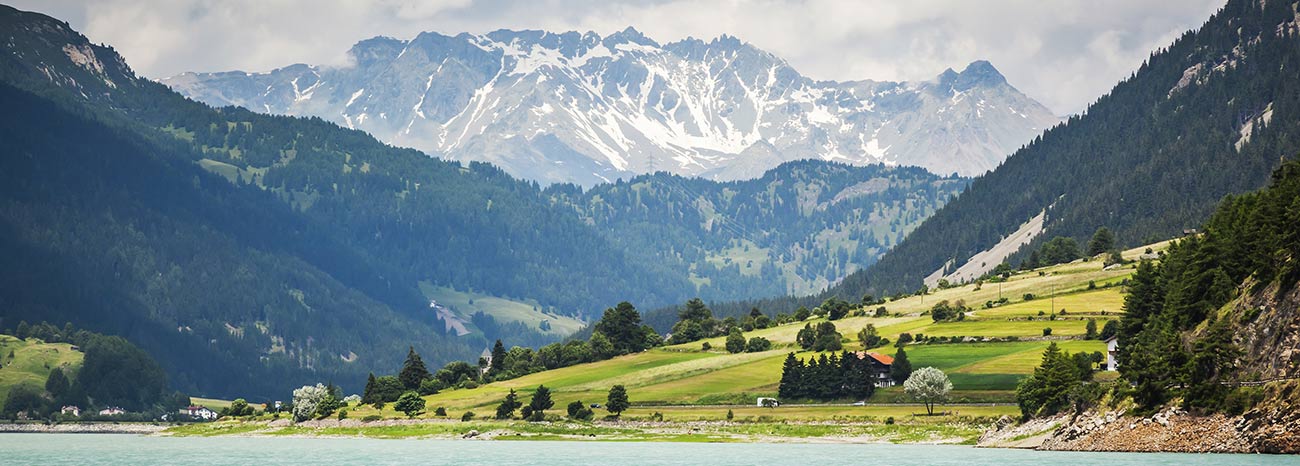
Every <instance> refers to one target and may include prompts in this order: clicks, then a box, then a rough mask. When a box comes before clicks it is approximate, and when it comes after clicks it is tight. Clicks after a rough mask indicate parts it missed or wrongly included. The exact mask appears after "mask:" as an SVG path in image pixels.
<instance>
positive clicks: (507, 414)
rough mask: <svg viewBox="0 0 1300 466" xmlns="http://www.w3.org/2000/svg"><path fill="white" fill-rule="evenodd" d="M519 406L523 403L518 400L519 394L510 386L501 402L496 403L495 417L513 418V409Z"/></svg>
mask: <svg viewBox="0 0 1300 466" xmlns="http://www.w3.org/2000/svg"><path fill="white" fill-rule="evenodd" d="M520 406H523V403H520V402H519V395H518V394H516V393H515V389H513V388H512V389H510V393H508V394H506V399H504V400H501V404H499V405H497V414H496V418H497V419H510V418H513V417H515V410H517V409H519V407H520Z"/></svg>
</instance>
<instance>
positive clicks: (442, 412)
mask: <svg viewBox="0 0 1300 466" xmlns="http://www.w3.org/2000/svg"><path fill="white" fill-rule="evenodd" d="M433 415H434V416H438V417H447V408H444V407H442V406H439V407H438V409H435V410H433Z"/></svg>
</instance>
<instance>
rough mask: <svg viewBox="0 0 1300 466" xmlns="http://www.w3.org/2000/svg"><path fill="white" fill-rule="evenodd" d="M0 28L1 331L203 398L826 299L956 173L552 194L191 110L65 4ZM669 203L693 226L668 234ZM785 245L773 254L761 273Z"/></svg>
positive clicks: (281, 120)
mask: <svg viewBox="0 0 1300 466" xmlns="http://www.w3.org/2000/svg"><path fill="white" fill-rule="evenodd" d="M0 31H3V33H0V34H2V35H0V37H2V38H3V39H4V40H3V41H2V42H0V52H3V53H0V85H2V88H0V92H2V93H3V95H4V97H5V99H4V102H5V103H6V106H7V109H8V110H9V111H8V112H6V114H5V115H4V116H3V117H2V118H3V119H4V121H3V124H4V127H3V128H0V147H3V151H4V152H3V158H2V159H0V163H2V164H3V165H4V166H3V168H4V170H3V173H0V177H3V181H4V185H3V186H2V187H0V194H2V195H3V198H0V201H2V202H3V204H0V206H2V207H3V211H2V212H3V213H2V214H0V237H3V241H2V242H0V248H3V249H4V252H5V253H6V257H10V258H14V260H10V261H5V263H4V264H3V265H0V268H3V273H4V274H5V276H6V277H9V278H6V279H5V280H3V284H0V286H3V287H4V293H3V294H0V320H2V321H0V324H3V325H12V324H13V322H14V321H16V320H18V319H28V320H55V321H69V322H73V323H75V324H76V325H78V326H82V327H86V328H89V329H92V330H94V331H99V332H104V333H109V334H116V335H122V336H125V337H127V338H128V339H130V340H131V341H132V342H134V343H136V344H138V345H140V346H141V347H142V348H144V349H145V350H147V351H149V352H150V353H151V354H153V355H154V356H155V357H157V358H158V359H159V361H160V363H161V364H162V365H163V366H164V367H165V368H166V369H167V370H168V371H169V373H172V374H173V381H174V383H175V384H176V385H177V388H181V389H184V390H187V391H190V392H192V393H195V394H198V395H213V396H223V395H231V394H234V391H235V390H239V391H240V392H239V393H238V394H239V395H245V396H253V397H258V396H269V395H270V394H271V393H274V391H276V390H281V389H283V387H284V386H286V384H295V383H298V381H305V380H309V379H311V380H329V379H331V378H337V379H338V380H339V381H340V382H341V383H348V381H356V380H360V377H357V375H358V374H360V373H361V371H362V370H363V369H361V368H365V370H378V371H384V370H388V369H391V368H393V367H396V365H397V364H398V363H399V362H400V360H399V359H398V357H399V356H400V354H401V352H400V351H397V350H395V349H400V348H401V347H402V346H404V345H410V344H414V345H415V346H416V347H417V348H418V349H419V351H420V352H421V353H422V354H425V355H426V357H428V358H429V359H430V360H431V361H432V362H435V363H438V364H441V363H443V362H446V361H450V360H465V359H469V360H473V357H474V356H476V355H477V354H478V353H479V352H480V351H482V349H483V348H484V347H486V346H487V344H488V342H490V341H492V340H493V339H496V338H501V339H504V340H506V342H507V343H510V344H512V345H513V344H516V343H519V344H539V343H540V342H544V341H551V340H553V339H555V338H558V335H556V334H555V333H554V332H548V331H547V329H546V328H542V327H541V325H542V324H543V323H547V322H537V320H538V319H540V318H544V316H545V315H556V316H576V317H578V318H590V317H592V314H593V313H594V312H596V311H598V310H600V309H604V308H605V307H608V306H609V305H611V304H612V303H617V302H622V301H632V302H635V303H638V304H639V305H642V306H663V305H667V304H671V303H680V302H684V301H686V300H687V299H689V298H691V297H694V296H696V295H698V294H702V293H703V294H705V295H707V296H709V297H711V298H712V299H722V298H736V297H740V296H745V295H747V294H748V293H751V292H755V293H764V294H767V293H773V294H775V293H781V292H785V291H786V290H787V287H795V288H798V287H804V288H808V287H821V286H824V284H825V283H828V282H829V281H831V280H834V279H836V278H838V277H840V276H843V275H844V274H846V273H848V272H850V271H852V270H853V267H854V266H855V265H856V264H858V263H861V262H868V261H870V260H874V257H876V256H877V255H878V254H879V253H880V252H881V251H883V249H884V248H886V247H888V246H889V245H890V244H892V243H893V242H896V241H897V240H898V236H899V235H900V234H902V233H904V232H906V231H907V230H908V229H909V228H911V227H912V226H914V225H915V224H916V223H917V222H918V221H919V220H920V219H921V218H922V217H923V216H925V215H928V214H929V213H930V212H932V211H933V210H934V209H935V208H936V207H937V206H938V205H939V204H940V203H942V202H943V201H944V200H945V199H946V198H947V197H948V196H949V195H950V194H951V193H953V192H955V191H956V190H958V189H960V188H961V186H962V183H963V181H962V180H957V179H946V178H944V179H940V178H937V177H934V176H932V175H928V174H925V173H924V172H921V171H919V170H911V169H884V168H881V167H866V168H848V167H843V166H839V165H835V164H825V163H808V164H792V165H790V166H788V167H786V168H785V169H784V170H785V171H782V172H778V173H777V174H774V175H770V176H769V177H768V178H765V179H763V180H759V181H756V182H747V183H734V184H721V185H719V184H712V185H710V184H708V183H707V182H701V183H696V182H690V183H687V185H683V186H685V189H687V190H689V191H691V192H696V193H704V194H700V198H699V199H693V200H692V202H691V203H692V204H694V206H693V207H691V208H689V209H688V208H685V207H684V206H685V202H684V201H685V199H686V197H682V196H681V195H680V193H678V192H675V191H665V190H663V189H660V188H658V187H656V188H653V189H640V188H635V189H634V188H632V186H637V185H638V184H642V185H646V186H655V182H653V181H646V180H651V179H654V178H655V176H650V177H646V178H645V179H642V180H641V181H635V182H631V183H622V184H613V185H609V186H605V187H602V188H601V190H598V191H596V192H591V193H582V192H580V191H577V190H571V189H566V188H555V189H552V190H549V191H544V190H542V189H541V188H540V187H539V186H538V185H537V184H535V183H530V182H524V181H519V180H516V179H514V178H511V177H509V176H507V175H506V174H505V173H504V172H503V171H501V170H500V169H498V168H496V167H493V166H491V165H487V164H482V163H474V164H469V165H462V164H460V163H455V162H445V161H441V160H438V159H434V158H430V157H428V156H426V155H425V154H422V153H420V152H417V151H414V150H405V149H397V148H393V147H390V146H387V145H384V144H382V143H379V142H378V141H376V140H375V139H374V138H372V137H370V136H368V135H366V134H365V133H362V132H360V131H353V130H347V129H343V128H340V127H338V126H336V125H334V124H331V123H327V122H325V121H322V120H320V119H314V118H313V119H299V118H288V117H282V116H268V115H260V114H256V113H253V112H250V111H247V110H244V109H241V108H220V109H213V108H210V107H207V106H205V105H202V104H199V103H196V102H193V101H190V100H187V99H185V98H183V97H181V96H179V95H177V94H175V93H174V92H172V91H170V90H169V89H167V88H166V87H164V86H162V85H160V84H158V83H155V82H152V81H149V80H146V79H142V78H139V77H137V76H135V74H134V73H133V72H132V71H131V69H130V68H129V67H128V66H127V65H126V63H125V62H124V60H123V59H122V58H121V57H120V56H118V55H117V53H116V52H115V51H114V50H113V49H112V48H110V47H108V46H103V45H94V44H91V43H90V42H89V41H88V40H87V39H86V38H85V37H83V36H82V35H80V34H79V33H77V32H76V31H74V30H72V29H71V28H70V27H69V26H68V25H67V23H64V22H61V21H58V20H55V19H53V18H49V17H47V16H43V15H39V14H34V13H24V12H20V11H17V10H14V9H12V8H8V7H0ZM670 184H674V185H678V184H680V183H670ZM769 190H770V194H764V192H765V191H769ZM904 191H909V192H910V193H907V194H905V193H904ZM631 192H638V193H642V192H644V193H645V194H646V195H644V196H638V197H637V198H638V199H639V200H642V201H645V202H646V204H644V205H637V204H635V203H631V202H628V201H630V200H631V199H632V198H629V197H626V196H627V194H628V193H631ZM764 203H766V206H764ZM602 205H605V206H610V207H609V208H608V209H606V208H604V207H601V206H602ZM660 214H662V215H667V216H669V217H668V218H690V219H693V220H692V222H694V223H691V226H690V227H689V228H688V227H679V226H677V225H675V224H672V225H669V223H672V222H668V221H661V222H660V225H658V226H659V227H660V229H659V230H657V231H656V230H655V229H654V228H653V226H654V225H652V222H650V221H649V219H651V218H653V217H652V216H653V215H660ZM738 219H743V220H738ZM728 220H730V221H728ZM738 222H739V223H738ZM771 222H776V224H771ZM786 222H788V223H786ZM850 222H865V224H857V225H852V224H850ZM695 225H699V229H698V230H697V229H696V228H695ZM724 225H725V226H724ZM759 226H765V227H766V228H767V232H765V233H763V234H758V233H756V232H753V231H750V230H749V229H750V228H751V227H752V228H758V227H759ZM740 228H745V229H746V230H744V231H742V233H740V234H737V233H736V232H735V231H732V230H733V229H734V230H739V229H740ZM720 229H721V230H720ZM723 230H725V231H723ZM745 231H749V232H748V233H745ZM801 235H802V236H801ZM742 240H744V241H742ZM745 241H748V243H745ZM696 242H699V243H702V244H706V245H707V246H690V245H691V244H693V243H696ZM746 246H749V249H750V251H745V248H746ZM764 249H766V251H763V250H764ZM760 251H761V253H760ZM746 254H754V258H755V260H754V262H755V263H756V265H755V266H751V265H750V264H751V262H750V259H747V258H745V257H746ZM770 257H775V258H776V261H777V262H780V263H781V265H780V266H779V267H769V266H761V267H762V268H760V267H759V266H757V264H761V263H763V261H764V260H765V258H770ZM742 259H743V262H742ZM763 269H770V270H771V271H770V272H761V270H763ZM420 283H425V284H426V285H427V286H426V287H427V288H428V289H430V290H434V291H436V292H438V293H442V294H444V295H445V294H457V293H462V292H463V294H464V295H465V296H479V297H488V298H495V297H500V298H508V299H502V300H500V301H503V302H509V303H511V306H513V307H520V306H523V307H525V308H529V307H531V308H532V309H531V312H533V313H534V314H535V315H531V316H528V318H529V319H532V320H531V321H530V322H532V324H530V325H532V326H531V327H530V326H529V325H522V324H520V323H519V322H521V321H516V322H513V323H512V322H507V321H496V320H495V319H492V318H491V316H488V315H482V316H474V317H473V318H472V319H469V318H466V319H465V320H464V321H463V322H457V323H456V324H460V325H468V326H471V327H473V330H476V331H470V332H468V333H467V332H462V331H461V330H463V329H460V328H456V329H455V330H456V333H465V335H464V336H460V337H454V338H453V337H452V336H450V335H444V331H446V330H449V329H452V328H454V327H456V325H453V323H451V322H449V321H442V320H439V319H440V317H439V316H437V315H435V312H434V310H433V309H430V305H429V304H430V303H429V299H431V298H430V297H429V296H427V295H425V294H422V293H421V289H420ZM798 289H802V288H798ZM457 296H459V294H457ZM481 301H487V299H481ZM524 303H527V304H524ZM444 304H445V303H444ZM466 304H467V305H474V306H477V305H475V304H474V302H473V298H468V300H467V301H466ZM516 310H518V309H516ZM538 316H543V317H538ZM444 317H445V316H444ZM461 317H462V318H464V317H465V316H461ZM200 361H201V362H202V363H201V364H200V363H198V362H200ZM273 375H274V376H275V377H272V376H273Z"/></svg>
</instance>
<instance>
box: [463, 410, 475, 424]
mask: <svg viewBox="0 0 1300 466" xmlns="http://www.w3.org/2000/svg"><path fill="white" fill-rule="evenodd" d="M473 420H474V412H473V411H465V414H462V415H460V421H461V422H469V421H473Z"/></svg>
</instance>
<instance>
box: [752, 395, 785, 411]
mask: <svg viewBox="0 0 1300 466" xmlns="http://www.w3.org/2000/svg"><path fill="white" fill-rule="evenodd" d="M780 405H781V402H780V401H777V400H776V398H767V397H762V396H760V397H758V403H757V406H758V407H760V408H775V407H777V406H780Z"/></svg>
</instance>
